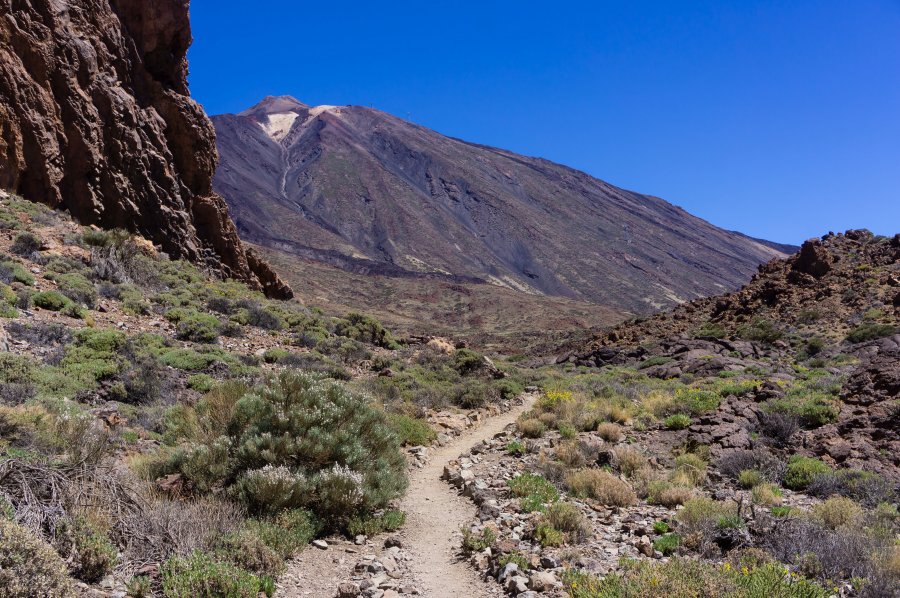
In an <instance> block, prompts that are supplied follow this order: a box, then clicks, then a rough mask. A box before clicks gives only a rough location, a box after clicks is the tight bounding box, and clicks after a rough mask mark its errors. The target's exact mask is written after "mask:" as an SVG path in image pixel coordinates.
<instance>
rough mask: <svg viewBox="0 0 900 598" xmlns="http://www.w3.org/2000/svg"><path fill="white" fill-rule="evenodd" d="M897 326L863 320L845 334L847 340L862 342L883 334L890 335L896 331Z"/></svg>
mask: <svg viewBox="0 0 900 598" xmlns="http://www.w3.org/2000/svg"><path fill="white" fill-rule="evenodd" d="M897 330H898V329H897V327H896V326H892V325H890V324H876V323H874V322H865V323H863V324H860V325H859V326H857V327H856V328H854V329H853V330H851V331H850V334H848V335H847V342H850V343H862V342H865V341H871V340H875V339H876V338H881V337H884V336H890V335H892V334H896V333H897Z"/></svg>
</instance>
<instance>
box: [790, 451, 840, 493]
mask: <svg viewBox="0 0 900 598" xmlns="http://www.w3.org/2000/svg"><path fill="white" fill-rule="evenodd" d="M831 471H832V469H831V468H830V467H829V466H828V465H826V464H825V463H823V462H822V461H820V460H818V459H813V458H811V457H804V456H802V455H794V456H793V457H791V458H790V459H789V460H788V464H787V468H786V469H785V472H784V485H785V486H786V487H787V488H790V489H791V490H805V489H806V488H807V486H809V485H810V484H811V483H812V481H813V479H814V478H815V477H816V476H817V475H821V474H826V473H831Z"/></svg>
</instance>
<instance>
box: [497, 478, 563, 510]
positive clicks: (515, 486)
mask: <svg viewBox="0 0 900 598" xmlns="http://www.w3.org/2000/svg"><path fill="white" fill-rule="evenodd" d="M507 484H508V485H509V489H510V491H511V492H512V494H513V496H517V497H519V498H520V499H521V503H522V510H523V511H525V512H527V513H531V512H534V511H540V512H543V511H545V510H546V508H547V507H546V505H547V504H552V503H555V502H556V501H557V500H559V492H558V491H557V490H556V487H555V486H554V485H553V484H551V483H550V482H549V481H547V479H546V478H544V477H543V476H541V475H537V474H533V473H527V472H526V473H523V474H522V475H519V476H516V477H514V478H512V479H511V480H509V482H507Z"/></svg>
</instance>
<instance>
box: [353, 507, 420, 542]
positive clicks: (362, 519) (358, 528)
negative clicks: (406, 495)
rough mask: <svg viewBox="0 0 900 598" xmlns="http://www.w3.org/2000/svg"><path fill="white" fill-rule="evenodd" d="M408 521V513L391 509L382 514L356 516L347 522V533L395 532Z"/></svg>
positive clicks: (355, 534) (370, 534) (373, 533)
mask: <svg viewBox="0 0 900 598" xmlns="http://www.w3.org/2000/svg"><path fill="white" fill-rule="evenodd" d="M404 523H406V513H404V512H403V511H397V510H394V509H389V510H387V511H385V512H384V513H381V514H380V515H364V516H359V517H354V518H353V519H351V520H350V521H349V522H348V523H347V533H348V534H350V535H351V536H359V535H364V536H374V535H376V534H380V533H381V532H394V531H397V530H398V529H400V528H401V527H403V524H404Z"/></svg>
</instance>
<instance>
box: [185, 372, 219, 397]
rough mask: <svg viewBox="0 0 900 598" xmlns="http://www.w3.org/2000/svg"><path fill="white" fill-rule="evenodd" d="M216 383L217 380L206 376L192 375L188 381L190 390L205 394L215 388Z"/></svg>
mask: <svg viewBox="0 0 900 598" xmlns="http://www.w3.org/2000/svg"><path fill="white" fill-rule="evenodd" d="M215 383H216V381H215V379H214V378H213V377H212V376H208V375H206V374H192V375H190V376H188V379H187V385H188V388H191V389H193V390H196V391H197V392H203V393H206V392H209V391H210V390H212V388H213V386H215Z"/></svg>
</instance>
